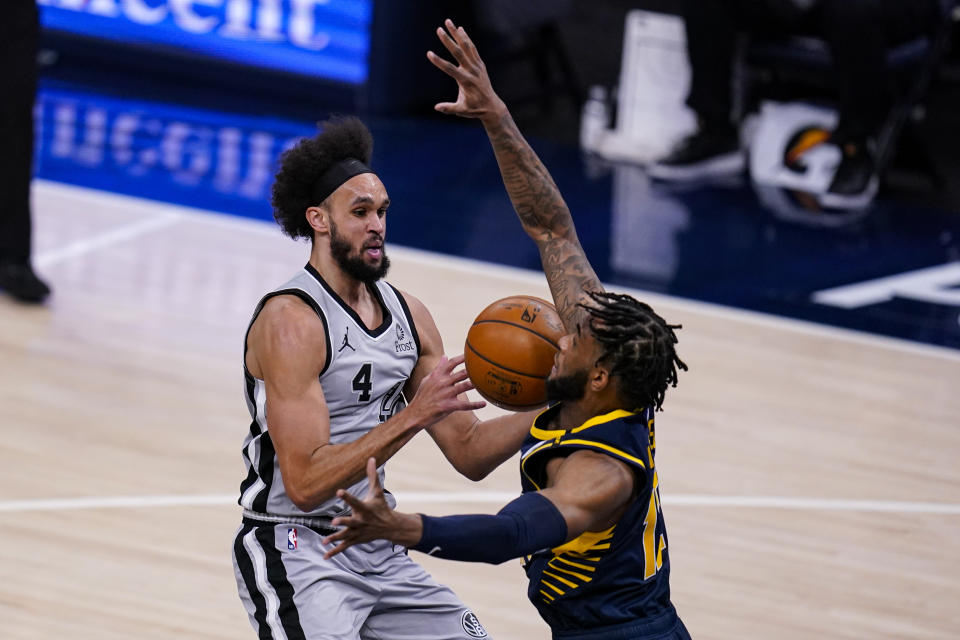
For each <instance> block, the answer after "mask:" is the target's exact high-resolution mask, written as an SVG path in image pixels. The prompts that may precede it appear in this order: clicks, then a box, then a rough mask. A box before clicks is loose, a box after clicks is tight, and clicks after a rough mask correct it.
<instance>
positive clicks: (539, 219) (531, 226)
mask: <svg viewBox="0 0 960 640" xmlns="http://www.w3.org/2000/svg"><path fill="white" fill-rule="evenodd" d="M483 125H484V128H485V129H486V131H487V135H488V136H489V138H490V143H491V145H492V146H493V151H494V154H495V155H496V157H497V163H498V164H499V166H500V174H501V176H502V177H503V183H504V186H506V189H507V193H508V194H509V195H510V200H511V201H512V202H513V206H514V209H515V210H516V212H517V216H518V217H519V218H520V222H521V223H522V224H523V228H524V230H525V231H526V232H527V234H528V235H529V236H530V237H531V238H533V240H534V242H536V243H537V248H538V249H539V251H540V259H541V262H542V263H543V271H544V274H545V275H546V277H547V282H548V283H549V285H550V293H551V294H552V295H553V300H554V303H555V305H556V307H557V312H558V313H559V314H560V318H561V319H562V320H563V324H564V326H565V327H566V328H567V330H568V331H573V330H574V327H575V326H576V325H577V324H578V323H579V322H581V321H582V320H583V319H584V315H583V314H584V312H583V310H582V309H580V308H579V307H578V304H579V303H580V302H581V296H582V295H583V292H584V291H586V290H591V291H601V290H602V289H603V287H602V285H601V284H600V280H599V278H597V275H596V273H594V271H593V267H591V266H590V262H589V261H588V260H587V256H586V254H585V253H584V251H583V247H581V246H580V240H579V239H578V238H577V232H576V229H575V228H574V226H573V218H572V217H571V215H570V210H569V209H568V208H567V205H566V203H565V202H564V201H563V198H562V197H561V196H560V191H559V189H558V188H557V185H556V184H555V183H554V182H553V178H551V177H550V173H549V172H548V171H547V170H546V168H545V167H544V166H543V163H542V162H540V158H538V157H537V154H536V153H535V152H534V151H533V149H532V148H531V147H530V145H529V144H528V143H527V141H526V140H524V138H523V136H522V135H521V134H520V130H519V129H518V128H517V125H516V123H515V122H514V121H513V118H512V117H511V116H510V114H509V112H507V111H506V109H504V110H503V111H502V112H498V114H497V116H496V117H494V116H491V117H489V118H485V119H484V120H483Z"/></svg>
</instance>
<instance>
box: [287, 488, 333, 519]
mask: <svg viewBox="0 0 960 640" xmlns="http://www.w3.org/2000/svg"><path fill="white" fill-rule="evenodd" d="M284 488H285V489H286V492H287V497H288V498H290V501H291V502H292V503H293V504H294V505H296V507H297V509H300V511H303V512H304V513H308V512H310V511H313V510H314V509H316V508H317V507H319V506H320V505H321V504H323V503H324V502H325V501H326V500H329V499H330V498H332V497H333V495H334V493H335V492H336V490H335V489H330V490H323V489H320V490H319V491H318V490H317V488H315V487H314V488H310V487H308V486H307V485H306V483H303V482H290V483H287V484H286V486H285V487H284Z"/></svg>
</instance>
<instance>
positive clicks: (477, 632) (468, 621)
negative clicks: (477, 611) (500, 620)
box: [460, 609, 487, 638]
mask: <svg viewBox="0 0 960 640" xmlns="http://www.w3.org/2000/svg"><path fill="white" fill-rule="evenodd" d="M460 624H461V625H462V626H463V630H464V631H466V632H467V635H468V636H470V637H471V638H486V637H487V630H486V629H484V628H483V625H482V624H480V621H479V620H477V616H475V615H474V613H473V611H470V610H469V609H467V610H466V611H464V612H463V616H461V617H460Z"/></svg>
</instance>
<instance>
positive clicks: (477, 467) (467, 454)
mask: <svg viewBox="0 0 960 640" xmlns="http://www.w3.org/2000/svg"><path fill="white" fill-rule="evenodd" d="M534 415H536V414H535V412H529V413H517V414H510V415H506V416H500V417H498V418H493V419H491V420H483V421H481V420H479V419H477V418H476V417H475V416H470V417H471V418H472V419H471V421H470V422H469V423H464V422H462V421H461V422H457V419H459V416H456V417H453V416H451V418H448V419H447V420H446V421H443V422H440V423H437V424H436V425H434V426H433V427H431V428H430V435H431V436H432V437H433V439H434V440H435V441H436V442H437V445H438V446H439V447H440V450H441V451H443V454H444V456H445V457H446V458H447V460H448V461H449V462H450V464H451V465H453V467H454V468H455V469H456V470H457V471H458V472H459V473H461V474H463V475H464V476H466V477H467V478H469V479H470V480H473V481H475V482H476V481H479V480H483V479H484V478H485V477H487V475H489V474H490V472H491V471H493V470H494V469H496V468H497V467H499V466H500V465H501V464H503V463H504V462H506V461H507V460H509V459H510V458H511V457H513V456H514V454H516V453H517V451H519V450H520V446H521V445H522V444H523V440H524V438H525V437H526V435H527V433H528V432H529V430H530V425H531V424H532V423H533V417H534Z"/></svg>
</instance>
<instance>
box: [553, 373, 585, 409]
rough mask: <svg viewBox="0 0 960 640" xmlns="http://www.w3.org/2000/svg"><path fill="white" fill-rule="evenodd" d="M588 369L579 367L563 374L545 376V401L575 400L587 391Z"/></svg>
mask: <svg viewBox="0 0 960 640" xmlns="http://www.w3.org/2000/svg"><path fill="white" fill-rule="evenodd" d="M588 375H589V371H588V370H587V369H581V370H579V371H574V372H573V373H570V374H567V375H565V376H553V377H550V378H547V402H549V403H550V404H554V403H556V402H576V401H577V400H581V399H583V396H584V395H586V393H587V378H588Z"/></svg>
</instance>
